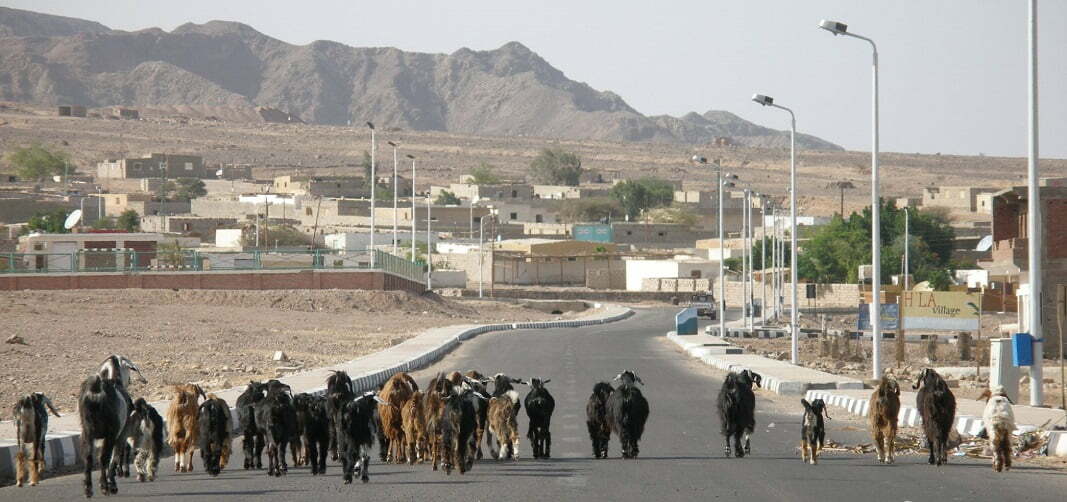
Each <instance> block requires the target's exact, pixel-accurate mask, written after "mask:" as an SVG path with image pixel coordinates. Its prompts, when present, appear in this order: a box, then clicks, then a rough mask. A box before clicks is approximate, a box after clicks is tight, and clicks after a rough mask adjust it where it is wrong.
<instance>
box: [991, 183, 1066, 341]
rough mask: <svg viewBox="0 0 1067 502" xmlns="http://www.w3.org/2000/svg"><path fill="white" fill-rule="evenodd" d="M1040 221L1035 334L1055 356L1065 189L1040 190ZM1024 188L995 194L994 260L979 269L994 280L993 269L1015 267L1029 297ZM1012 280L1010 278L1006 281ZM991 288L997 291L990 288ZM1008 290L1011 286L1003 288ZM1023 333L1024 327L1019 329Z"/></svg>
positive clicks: (1062, 272)
mask: <svg viewBox="0 0 1067 502" xmlns="http://www.w3.org/2000/svg"><path fill="white" fill-rule="evenodd" d="M1040 195H1041V204H1040V205H1041V222H1040V228H1041V232H1042V248H1043V249H1041V253H1040V255H1041V260H1042V266H1041V267H1042V268H1041V271H1042V279H1041V280H1042V283H1041V284H1042V291H1041V298H1042V299H1043V300H1042V312H1041V316H1042V323H1043V328H1044V333H1041V334H1035V336H1040V337H1043V338H1044V339H1045V344H1044V348H1045V356H1046V357H1049V356H1050V355H1055V354H1056V352H1057V351H1058V347H1059V336H1060V335H1059V332H1058V330H1057V329H1056V326H1057V319H1056V287H1057V285H1059V284H1067V187H1048V186H1046V187H1041V188H1040ZM1027 203H1028V199H1027V187H1025V186H1020V187H1013V188H1010V189H1007V190H1003V191H1000V192H997V194H996V195H995V196H994V197H993V249H992V251H993V256H992V257H993V260H992V263H990V264H983V267H982V268H985V269H987V270H991V273H990V274H989V275H990V280H991V281H993V282H995V281H996V274H995V273H994V271H996V270H998V269H999V270H1004V271H1008V272H1009V273H1010V271H1012V270H1013V269H1014V268H1016V267H1017V268H1018V270H1019V271H1020V272H1019V275H1017V276H1015V280H1016V281H1018V284H1019V285H1020V287H1019V288H1018V289H1020V290H1022V292H1024V293H1026V294H1029V289H1028V288H1024V287H1022V286H1024V285H1027V283H1028V282H1029V281H1028V280H1027V275H1028V272H1029V270H1030V266H1029V265H1030V264H1029V260H1028V244H1029V236H1028V234H1027V217H1028V216H1029V211H1028V209H1027ZM1006 279H1007V280H1011V278H1010V277H1007V278H1006ZM992 289H999V288H995V287H993V288H992ZM1005 289H1006V290H1008V291H1010V290H1011V289H1014V288H1011V287H1006V288H1005ZM1019 300H1020V302H1021V303H1020V314H1021V315H1020V318H1021V319H1023V320H1024V321H1025V319H1027V318H1028V316H1027V314H1026V313H1025V312H1022V311H1023V310H1024V309H1025V308H1026V302H1025V301H1024V299H1023V298H1020V299H1019ZM1020 328H1021V330H1023V331H1025V330H1026V329H1027V328H1026V326H1025V325H1024V326H1020Z"/></svg>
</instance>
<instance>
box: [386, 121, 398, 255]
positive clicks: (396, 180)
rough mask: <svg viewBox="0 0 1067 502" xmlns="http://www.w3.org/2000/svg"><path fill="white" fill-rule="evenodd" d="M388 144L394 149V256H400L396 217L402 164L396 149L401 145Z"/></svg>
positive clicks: (391, 142)
mask: <svg viewBox="0 0 1067 502" xmlns="http://www.w3.org/2000/svg"><path fill="white" fill-rule="evenodd" d="M388 143H389V146H391V147H393V256H399V255H400V251H399V249H397V248H398V247H399V245H400V243H399V242H398V241H397V237H396V230H397V215H396V213H397V209H398V208H399V203H400V201H399V197H400V194H399V190H398V189H397V183H399V182H400V175H399V174H397V171H398V170H399V167H400V163H399V159H398V158H397V156H396V149H397V148H399V147H400V144H399V143H395V142H393V141H389V142H388Z"/></svg>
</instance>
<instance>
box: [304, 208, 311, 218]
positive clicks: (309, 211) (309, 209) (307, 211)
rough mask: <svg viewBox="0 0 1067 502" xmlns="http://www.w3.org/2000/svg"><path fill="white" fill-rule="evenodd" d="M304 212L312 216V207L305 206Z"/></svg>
mask: <svg viewBox="0 0 1067 502" xmlns="http://www.w3.org/2000/svg"><path fill="white" fill-rule="evenodd" d="M304 214H305V215H307V216H311V208H310V207H305V208H304Z"/></svg>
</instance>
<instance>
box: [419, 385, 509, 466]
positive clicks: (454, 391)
mask: <svg viewBox="0 0 1067 502" xmlns="http://www.w3.org/2000/svg"><path fill="white" fill-rule="evenodd" d="M445 382H447V380H445ZM440 398H441V400H442V401H443V403H444V409H443V410H442V413H441V420H440V421H439V423H438V424H437V426H438V427H439V428H440V430H441V448H442V452H441V453H442V459H443V464H444V469H445V474H449V475H451V474H452V469H453V468H454V467H459V473H460V474H464V473H466V472H467V470H469V469H470V467H471V466H472V465H473V459H474V455H473V454H474V453H475V451H476V448H475V446H474V445H473V444H472V443H473V440H474V431H475V429H476V428H477V427H478V415H477V412H476V411H475V409H474V403H473V400H474V399H478V398H485V396H480V395H479V396H476V395H475V391H474V390H472V389H471V388H470V387H469V386H460V387H455V386H452V385H443V386H442V392H441V396H440ZM517 400H518V399H517V398H516V401H517ZM516 406H517V403H516ZM516 410H517V408H516ZM486 432H487V433H488V429H487V430H486ZM486 436H487V437H488V436H490V434H487V435H486Z"/></svg>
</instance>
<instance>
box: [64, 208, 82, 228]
mask: <svg viewBox="0 0 1067 502" xmlns="http://www.w3.org/2000/svg"><path fill="white" fill-rule="evenodd" d="M81 220H82V210H81V209H75V210H74V211H73V212H72V213H70V215H69V216H67V221H65V222H63V228H65V229H67V230H70V229H72V228H74V225H77V224H78V222H79V221H81Z"/></svg>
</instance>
